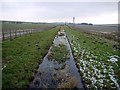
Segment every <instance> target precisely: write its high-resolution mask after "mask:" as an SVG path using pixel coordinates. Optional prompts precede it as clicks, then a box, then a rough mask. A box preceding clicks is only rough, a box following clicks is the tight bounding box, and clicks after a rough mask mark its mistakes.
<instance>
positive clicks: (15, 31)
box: [15, 30, 17, 38]
mask: <svg viewBox="0 0 120 90" xmlns="http://www.w3.org/2000/svg"><path fill="white" fill-rule="evenodd" d="M16 37H17V30H15V38H16Z"/></svg>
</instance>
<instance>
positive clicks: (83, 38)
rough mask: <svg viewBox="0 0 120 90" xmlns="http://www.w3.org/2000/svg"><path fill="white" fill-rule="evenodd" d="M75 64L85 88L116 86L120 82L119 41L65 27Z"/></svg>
mask: <svg viewBox="0 0 120 90" xmlns="http://www.w3.org/2000/svg"><path fill="white" fill-rule="evenodd" d="M65 30H66V33H67V35H68V38H69V40H70V42H71V46H72V50H73V54H74V58H75V60H76V65H77V67H78V69H79V72H80V75H81V77H82V78H83V81H84V82H85V84H86V86H87V88H99V89H100V88H104V89H109V88H113V89H114V88H117V87H119V84H120V81H119V80H120V78H119V77H120V73H119V72H120V71H119V66H120V63H119V60H120V53H119V51H120V49H119V48H115V47H114V46H119V43H118V42H116V41H114V40H109V39H106V38H104V37H99V36H97V35H94V34H88V33H86V32H84V31H83V29H80V28H79V29H78V28H77V29H76V28H71V27H70V28H69V27H66V28H65Z"/></svg>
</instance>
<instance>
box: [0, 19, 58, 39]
mask: <svg viewBox="0 0 120 90" xmlns="http://www.w3.org/2000/svg"><path fill="white" fill-rule="evenodd" d="M1 22H2V36H0V37H1V38H2V40H6V39H13V38H16V37H18V36H22V35H25V34H30V33H34V32H40V31H43V30H49V29H51V28H53V27H55V26H56V25H57V24H55V23H51V24H50V23H33V22H17V21H14V22H13V21H1Z"/></svg>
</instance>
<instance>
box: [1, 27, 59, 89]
mask: <svg viewBox="0 0 120 90" xmlns="http://www.w3.org/2000/svg"><path fill="white" fill-rule="evenodd" d="M58 30H59V27H56V28H53V29H51V30H48V31H43V32H39V33H34V34H31V35H27V36H22V37H18V38H16V39H13V40H12V41H9V40H7V41H3V42H2V61H3V67H4V66H5V68H4V69H3V70H2V89H3V90H4V89H10V88H27V86H28V85H29V82H30V81H31V80H32V78H33V77H34V74H35V71H36V69H37V67H38V66H39V63H40V62H41V61H42V58H43V56H44V55H45V54H46V53H47V51H48V49H49V47H50V46H51V44H52V41H53V39H54V37H55V35H56V34H57V32H58Z"/></svg>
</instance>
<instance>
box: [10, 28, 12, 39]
mask: <svg viewBox="0 0 120 90" xmlns="http://www.w3.org/2000/svg"><path fill="white" fill-rule="evenodd" d="M11 38H12V36H11V30H10V39H11Z"/></svg>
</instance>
